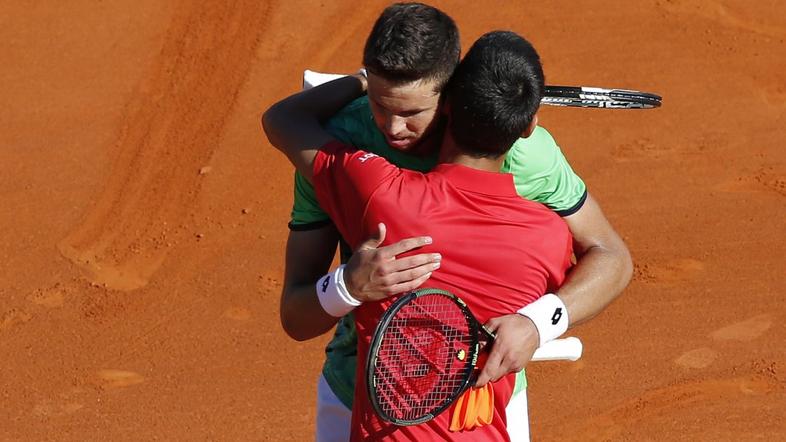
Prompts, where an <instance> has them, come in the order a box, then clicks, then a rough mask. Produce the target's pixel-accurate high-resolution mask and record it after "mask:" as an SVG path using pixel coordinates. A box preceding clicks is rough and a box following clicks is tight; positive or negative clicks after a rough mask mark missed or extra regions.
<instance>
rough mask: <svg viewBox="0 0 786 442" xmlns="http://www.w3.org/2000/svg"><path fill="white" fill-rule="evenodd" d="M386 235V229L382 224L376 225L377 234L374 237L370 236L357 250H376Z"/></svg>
mask: <svg viewBox="0 0 786 442" xmlns="http://www.w3.org/2000/svg"><path fill="white" fill-rule="evenodd" d="M386 234H387V227H386V226H385V224H384V223H379V224H377V233H376V235H374V236H372V237H371V238H369V239H367V240H365V241H364V242H363V243H362V244H360V246H359V247H358V250H368V249H376V248H377V247H379V245H380V244H382V243H383V242H385V235H386Z"/></svg>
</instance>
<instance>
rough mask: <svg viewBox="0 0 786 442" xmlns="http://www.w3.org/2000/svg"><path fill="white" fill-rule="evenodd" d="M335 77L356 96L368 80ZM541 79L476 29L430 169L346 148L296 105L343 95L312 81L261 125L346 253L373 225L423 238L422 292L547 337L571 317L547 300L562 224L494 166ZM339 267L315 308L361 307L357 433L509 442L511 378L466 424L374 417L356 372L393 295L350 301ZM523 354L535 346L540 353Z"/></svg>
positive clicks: (530, 52) (534, 104)
mask: <svg viewBox="0 0 786 442" xmlns="http://www.w3.org/2000/svg"><path fill="white" fill-rule="evenodd" d="M336 81H337V82H344V83H346V88H345V89H346V90H347V91H350V92H351V93H356V92H357V91H356V89H357V88H358V87H362V81H363V80H362V78H361V77H350V78H344V79H339V80H336ZM543 87H544V79H543V71H542V68H541V65H540V60H539V57H538V55H537V53H536V51H535V49H534V48H533V47H532V46H531V45H530V44H529V43H528V42H527V41H526V40H524V39H523V38H521V37H520V36H518V35H516V34H514V33H512V32H501V31H497V32H492V33H489V34H486V35H484V36H483V37H481V38H480V39H479V40H478V41H477V42H476V43H475V44H474V45H473V46H472V48H470V50H469V52H468V53H467V55H466V56H465V58H464V59H463V60H462V62H461V63H460V64H459V66H458V68H457V69H456V72H455V73H454V75H453V77H452V78H451V80H450V83H449V85H448V87H447V94H446V96H447V98H446V99H447V102H446V106H445V109H446V112H447V115H448V118H449V123H448V129H447V131H446V134H445V138H444V140H443V144H442V147H441V153H440V164H439V165H438V166H437V167H436V168H435V169H434V170H433V171H431V172H429V173H426V174H423V173H420V172H414V171H409V170H404V169H399V168H398V167H396V166H393V165H392V164H390V163H389V162H388V161H387V160H385V159H384V158H382V157H379V156H376V155H374V154H371V153H366V152H363V151H362V150H356V149H355V148H354V147H350V146H346V145H343V144H341V143H339V142H338V141H336V140H334V139H332V138H331V137H330V135H329V134H328V133H327V132H325V131H324V130H323V129H322V127H321V125H320V121H319V120H315V119H313V118H311V117H310V116H309V115H310V114H306V113H303V112H301V110H303V109H310V112H313V106H314V103H322V104H321V106H323V107H324V108H325V109H324V110H325V112H324V115H325V116H328V115H330V114H332V112H333V111H335V110H336V109H337V108H338V107H340V104H342V103H344V102H345V100H344V99H342V98H343V97H337V96H336V95H335V94H336V93H335V92H334V91H335V89H333V90H324V89H322V88H320V87H317V88H315V89H312V90H310V91H306V92H304V93H302V94H299V95H296V96H293V97H290V98H288V99H285V100H283V101H281V102H279V103H277V104H276V105H274V106H273V107H271V108H270V109H269V110H268V111H267V112H266V113H265V116H264V118H263V124H264V126H265V131H266V133H267V135H268V138H269V139H270V141H271V143H272V144H273V145H275V146H276V147H277V148H279V149H280V150H282V151H283V152H284V153H286V154H287V156H288V157H289V159H290V161H291V162H292V163H293V164H294V165H295V166H296V167H297V168H298V170H299V171H300V172H301V173H302V174H303V175H304V176H305V177H307V178H308V179H310V180H311V181H312V182H313V184H314V187H315V188H316V190H317V197H318V199H319V203H320V205H321V206H322V207H323V208H324V209H325V210H326V211H327V212H328V214H329V215H330V217H331V219H332V220H333V222H334V224H335V225H336V227H337V228H338V230H339V231H340V232H341V234H342V236H343V237H344V238H345V239H346V240H347V241H348V242H349V243H350V245H351V246H352V247H353V248H354V247H357V246H358V245H359V244H360V243H361V242H362V241H363V240H364V239H365V238H368V237H370V236H372V235H373V234H374V233H376V232H377V230H378V229H379V225H380V223H384V224H385V225H386V230H387V235H386V243H393V242H396V241H399V240H401V239H403V238H407V237H410V236H414V235H415V234H422V233H424V232H425V233H427V234H428V235H429V236H431V237H432V238H433V240H434V242H437V243H439V245H440V253H441V254H442V260H441V263H442V264H441V267H440V268H439V270H438V271H435V272H434V273H433V274H432V275H431V278H430V279H429V286H430V287H435V288H440V289H444V290H447V291H450V292H453V293H455V294H457V295H458V296H459V297H461V298H462V299H463V300H464V301H465V302H466V303H467V304H468V306H469V307H470V309H471V310H472V312H473V313H474V314H475V316H476V317H477V318H478V319H479V320H480V321H481V322H486V323H488V324H489V325H490V326H491V328H492V329H493V328H494V321H493V318H497V317H500V316H505V315H511V314H518V313H517V312H519V313H520V315H521V318H522V321H530V323H531V329H532V332H533V333H537V334H538V335H539V338H538V342H539V343H540V344H541V345H542V344H543V343H544V342H546V341H548V340H550V339H554V338H556V337H557V336H559V334H561V333H563V332H564V331H565V330H566V329H567V325H568V323H569V322H568V318H567V310H566V309H565V308H564V305H563V304H561V301H560V300H559V298H558V297H556V296H555V295H546V296H543V295H544V294H546V293H549V292H550V291H553V290H555V289H556V288H557V287H559V285H560V284H561V283H562V282H563V280H564V277H565V272H566V270H567V269H568V267H569V266H570V257H571V252H572V246H571V244H572V241H571V237H570V232H569V230H568V228H567V226H566V224H565V222H564V221H563V220H562V219H561V218H560V217H559V216H557V215H556V214H554V212H552V211H551V210H549V209H547V208H546V207H545V206H543V205H541V204H539V203H535V202H532V201H528V200H525V199H523V198H521V197H519V196H518V194H517V193H516V190H515V188H514V183H513V178H512V175H509V174H503V173H499V172H497V171H499V170H500V164H501V161H502V159H503V156H504V154H505V152H506V151H507V149H508V148H509V147H510V146H511V145H512V144H513V142H514V141H515V140H516V139H517V138H518V137H526V136H528V135H529V134H530V133H531V132H532V130H534V128H535V126H536V123H537V116H536V113H537V110H538V107H539V104H540V99H541V97H542V95H543ZM332 103H336V105H335V107H334V108H331V105H332ZM315 146H321V149H319V150H317V149H316V148H315ZM428 248H429V247H428V246H427V247H425V248H424V250H421V251H419V252H421V253H422V252H424V251H426V252H428V250H427V249H428ZM412 254H414V253H412ZM405 256H406V255H405ZM340 272H341V268H339V269H338V270H337V272H336V274H335V275H326V277H325V278H323V279H322V280H320V282H319V283H318V292H319V295H320V302H322V304H323V306H326V307H327V309H328V310H334V313H336V314H339V315H340V314H344V313H347V312H349V311H350V310H352V309H355V310H354V311H355V321H356V327H357V332H358V358H359V360H358V364H357V366H358V373H357V387H356V389H355V402H354V408H353V411H352V440H382V439H384V440H415V441H425V440H456V441H458V440H472V441H498V440H499V441H505V440H509V437H508V433H507V430H506V415H505V406H506V405H507V403H508V401H509V400H510V398H511V396H512V394H513V389H514V384H515V373H509V374H508V375H506V376H503V377H502V378H500V379H496V380H493V381H494V382H493V388H494V410H495V413H494V418H493V420H492V422H491V423H490V424H488V425H485V426H481V427H477V428H475V429H473V430H471V431H461V432H451V431H450V430H449V426H450V425H449V423H450V413H448V412H445V413H442V414H441V415H439V416H437V417H436V418H435V419H434V420H432V421H429V422H427V423H424V424H420V425H415V426H408V427H398V426H395V425H392V424H389V423H387V422H384V421H382V420H380V419H379V418H378V417H377V416H376V414H375V413H374V411H373V409H372V408H371V405H370V402H369V400H368V398H367V397H366V395H365V391H366V386H365V376H364V375H363V374H364V373H363V372H362V371H363V369H364V367H365V361H364V359H365V357H366V356H367V354H368V348H369V342H370V340H371V336H372V335H373V332H374V329H375V327H376V325H377V322H378V320H379V318H380V317H381V315H382V313H383V312H384V311H385V309H386V308H387V307H388V306H389V305H390V304H391V303H392V301H393V300H392V299H383V300H380V301H377V302H365V303H361V302H360V301H358V300H356V299H353V298H352V297H351V296H350V295H349V293H348V292H347V291H346V289H345V288H344V287H342V282H341V281H342V277H341V275H340ZM522 306H526V307H524V308H523V309H522ZM555 313H559V315H555ZM555 318H556V320H555ZM528 350H529V351H530V355H531V353H532V352H534V350H535V348H534V347H533V348H531V349H528Z"/></svg>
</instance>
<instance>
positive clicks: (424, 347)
mask: <svg viewBox="0 0 786 442" xmlns="http://www.w3.org/2000/svg"><path fill="white" fill-rule="evenodd" d="M481 327H482V326H481V325H480V324H479V323H478V321H477V320H476V319H475V317H474V316H473V315H472V313H471V312H470V310H469V308H468V307H467V305H466V304H465V303H464V302H463V301H462V300H461V299H459V298H458V297H457V296H455V295H453V294H452V293H450V292H447V291H444V290H439V289H422V290H418V291H415V292H411V293H408V294H406V295H403V296H401V297H400V298H399V299H398V300H396V302H395V303H393V305H391V306H390V308H388V310H387V311H386V312H385V314H384V315H383V316H382V319H381V320H380V322H379V324H378V325H377V328H376V331H375V332H374V336H373V338H372V341H371V347H370V349H369V354H368V358H367V359H366V386H367V389H368V397H369V399H370V401H371V405H372V407H373V408H374V411H375V412H376V413H377V415H378V416H379V417H380V418H382V419H383V420H385V421H387V422H390V423H393V424H395V425H402V426H406V425H417V424H421V423H424V422H428V421H430V420H431V419H434V418H435V417H436V416H438V415H439V414H440V413H441V412H443V411H445V410H446V409H447V408H448V407H449V406H450V404H451V403H452V402H453V401H454V400H455V399H457V398H458V397H459V396H461V394H462V393H463V392H464V391H465V390H466V389H467V388H468V387H469V386H470V385H471V383H472V382H473V381H474V374H475V373H474V371H475V367H476V365H477V362H478V354H479V351H480V350H481V345H480V344H481V341H482V340H483V339H482V337H483V336H484V333H483V331H482V330H481Z"/></svg>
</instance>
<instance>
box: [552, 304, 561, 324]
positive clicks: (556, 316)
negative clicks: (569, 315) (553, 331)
mask: <svg viewBox="0 0 786 442" xmlns="http://www.w3.org/2000/svg"><path fill="white" fill-rule="evenodd" d="M560 319H562V308H557V309H556V310H554V314H553V315H552V316H551V325H557V323H558V322H559V320H560Z"/></svg>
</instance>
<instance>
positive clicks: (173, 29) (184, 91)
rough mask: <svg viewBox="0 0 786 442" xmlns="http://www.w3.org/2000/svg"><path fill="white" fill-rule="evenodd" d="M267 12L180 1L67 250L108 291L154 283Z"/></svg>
mask: <svg viewBox="0 0 786 442" xmlns="http://www.w3.org/2000/svg"><path fill="white" fill-rule="evenodd" d="M269 7H270V6H269V5H268V4H267V3H265V2H255V1H252V0H241V1H237V2H235V4H234V5H233V6H231V7H226V5H225V4H223V3H199V4H196V3H193V4H192V3H189V2H182V4H181V5H180V6H179V7H178V8H177V11H178V12H177V13H176V14H175V17H174V18H173V20H172V23H171V25H170V27H169V29H168V30H167V32H166V37H165V39H164V44H163V47H162V49H161V53H160V55H159V57H158V58H157V59H156V62H155V63H154V65H153V67H152V69H151V72H150V74H149V75H148V76H147V78H146V79H144V80H143V81H142V82H141V83H140V86H139V88H138V90H137V91H136V94H135V95H134V97H133V98H132V99H131V100H130V102H129V103H127V105H126V109H125V111H124V114H125V115H124V117H123V121H124V122H125V123H124V124H125V125H124V127H122V128H121V129H120V131H119V133H118V135H117V139H116V141H115V145H116V152H117V153H116V157H115V162H114V164H113V166H112V171H111V173H110V174H109V179H108V182H107V183H106V185H105V187H104V189H103V192H102V193H101V195H100V197H99V199H98V202H97V203H96V205H95V206H94V207H92V208H91V210H90V212H89V213H88V214H87V215H86V217H85V219H84V220H83V221H82V223H81V225H79V226H78V227H77V228H76V229H74V230H73V231H72V232H71V233H70V234H69V235H68V236H67V237H66V238H65V239H64V240H63V241H61V243H60V244H59V249H60V251H61V253H62V254H63V255H64V256H65V257H67V258H68V259H70V260H71V261H73V262H74V263H76V264H77V265H79V266H80V267H82V268H84V269H85V270H87V271H88V272H89V273H90V275H91V277H92V278H93V281H95V282H97V283H99V284H102V285H105V286H106V287H108V288H111V289H117V290H133V289H136V288H139V287H142V286H144V285H146V284H147V282H148V281H149V278H150V277H151V276H152V274H153V273H154V272H155V271H156V270H157V269H158V268H159V267H160V265H161V264H162V263H163V261H164V259H165V258H166V256H167V254H168V251H169V249H170V247H171V246H172V244H174V243H176V242H178V240H183V238H187V237H188V236H189V235H191V234H193V232H191V231H189V229H188V227H187V226H186V225H185V223H184V220H185V219H188V213H189V210H190V208H191V207H192V205H193V204H194V202H195V200H196V198H197V195H198V193H199V190H200V182H201V180H203V179H209V178H207V177H205V176H202V175H200V174H199V171H200V169H201V168H203V167H204V166H205V164H208V163H209V160H210V158H211V157H212V155H213V153H214V151H215V149H216V147H217V146H218V145H219V144H220V143H221V137H222V132H223V130H224V126H225V123H226V121H227V119H228V118H229V117H230V115H231V112H232V111H233V109H234V107H235V102H236V100H237V95H238V93H239V91H240V89H241V88H242V86H243V84H244V82H245V81H246V78H247V75H248V72H249V70H250V68H251V65H252V64H253V62H254V59H255V52H256V48H257V46H258V44H259V43H260V40H261V35H262V33H263V32H264V29H265V23H266V22H267V21H268V19H269V18H268V9H269Z"/></svg>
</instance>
